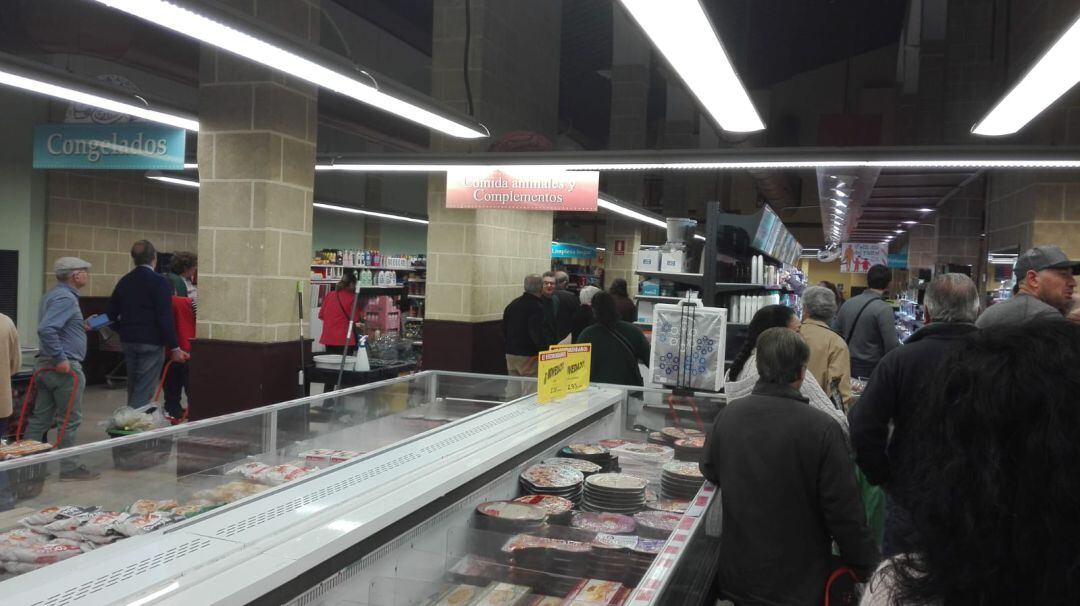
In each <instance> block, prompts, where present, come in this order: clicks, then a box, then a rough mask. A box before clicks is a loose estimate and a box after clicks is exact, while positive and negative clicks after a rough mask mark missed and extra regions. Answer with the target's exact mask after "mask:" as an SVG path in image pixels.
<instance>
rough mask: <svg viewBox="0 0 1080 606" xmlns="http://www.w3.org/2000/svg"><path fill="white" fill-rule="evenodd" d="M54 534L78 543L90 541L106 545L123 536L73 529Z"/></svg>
mask: <svg viewBox="0 0 1080 606" xmlns="http://www.w3.org/2000/svg"><path fill="white" fill-rule="evenodd" d="M55 536H56V538H57V539H62V540H65V541H73V542H76V543H79V544H80V545H85V544H86V543H92V544H94V545H108V544H109V543H115V542H116V541H117V540H118V539H121V538H123V536H122V535H120V534H106V535H96V534H80V533H79V532H77V531H74V530H64V531H59V532H57V533H56V535H55Z"/></svg>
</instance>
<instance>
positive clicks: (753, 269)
mask: <svg viewBox="0 0 1080 606" xmlns="http://www.w3.org/2000/svg"><path fill="white" fill-rule="evenodd" d="M750 283H751V284H757V283H758V281H757V255H754V256H752V257H750Z"/></svg>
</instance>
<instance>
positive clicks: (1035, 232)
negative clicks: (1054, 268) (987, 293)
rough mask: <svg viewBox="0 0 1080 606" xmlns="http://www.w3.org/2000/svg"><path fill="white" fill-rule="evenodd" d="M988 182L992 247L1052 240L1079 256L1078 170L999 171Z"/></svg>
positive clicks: (1026, 244)
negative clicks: (999, 172)
mask: <svg viewBox="0 0 1080 606" xmlns="http://www.w3.org/2000/svg"><path fill="white" fill-rule="evenodd" d="M990 183H991V193H990V204H989V205H988V207H987V215H988V217H987V219H988V224H989V229H988V232H987V236H988V237H989V238H990V250H991V251H994V250H1000V249H1002V248H1006V247H1009V246H1019V247H1020V250H1021V251H1023V250H1027V249H1028V248H1031V247H1032V246H1039V245H1043V244H1054V245H1057V246H1060V247H1062V248H1063V249H1064V250H1065V253H1066V254H1068V255H1071V256H1073V257H1078V256H1080V172H1076V171H1034V172H1032V171H1027V172H1023V173H1019V172H1017V173H1002V174H997V175H993V176H992V177H991V181H990Z"/></svg>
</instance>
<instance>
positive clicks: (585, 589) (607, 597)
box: [563, 579, 627, 606]
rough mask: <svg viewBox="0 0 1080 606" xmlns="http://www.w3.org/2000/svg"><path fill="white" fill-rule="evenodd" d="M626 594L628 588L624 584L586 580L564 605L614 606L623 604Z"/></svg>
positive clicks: (571, 593) (572, 592)
mask: <svg viewBox="0 0 1080 606" xmlns="http://www.w3.org/2000/svg"><path fill="white" fill-rule="evenodd" d="M626 593H627V591H626V588H625V587H624V586H623V584H622V583H619V582H616V581H605V580H603V579H585V580H583V581H582V582H580V583H578V585H577V587H576V588H575V589H574V590H573V591H571V592H570V595H569V596H568V597H567V598H566V600H564V602H563V603H564V604H567V605H568V606H569V605H573V606H612V605H614V604H621V603H622V601H623V599H625V597H626Z"/></svg>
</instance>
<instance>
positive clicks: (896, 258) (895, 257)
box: [889, 252, 907, 269]
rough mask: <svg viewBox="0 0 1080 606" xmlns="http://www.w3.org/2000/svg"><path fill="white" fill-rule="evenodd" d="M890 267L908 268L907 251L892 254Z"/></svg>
mask: <svg viewBox="0 0 1080 606" xmlns="http://www.w3.org/2000/svg"><path fill="white" fill-rule="evenodd" d="M889 267H890V268H892V269H907V252H902V253H892V254H890V255H889Z"/></svg>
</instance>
